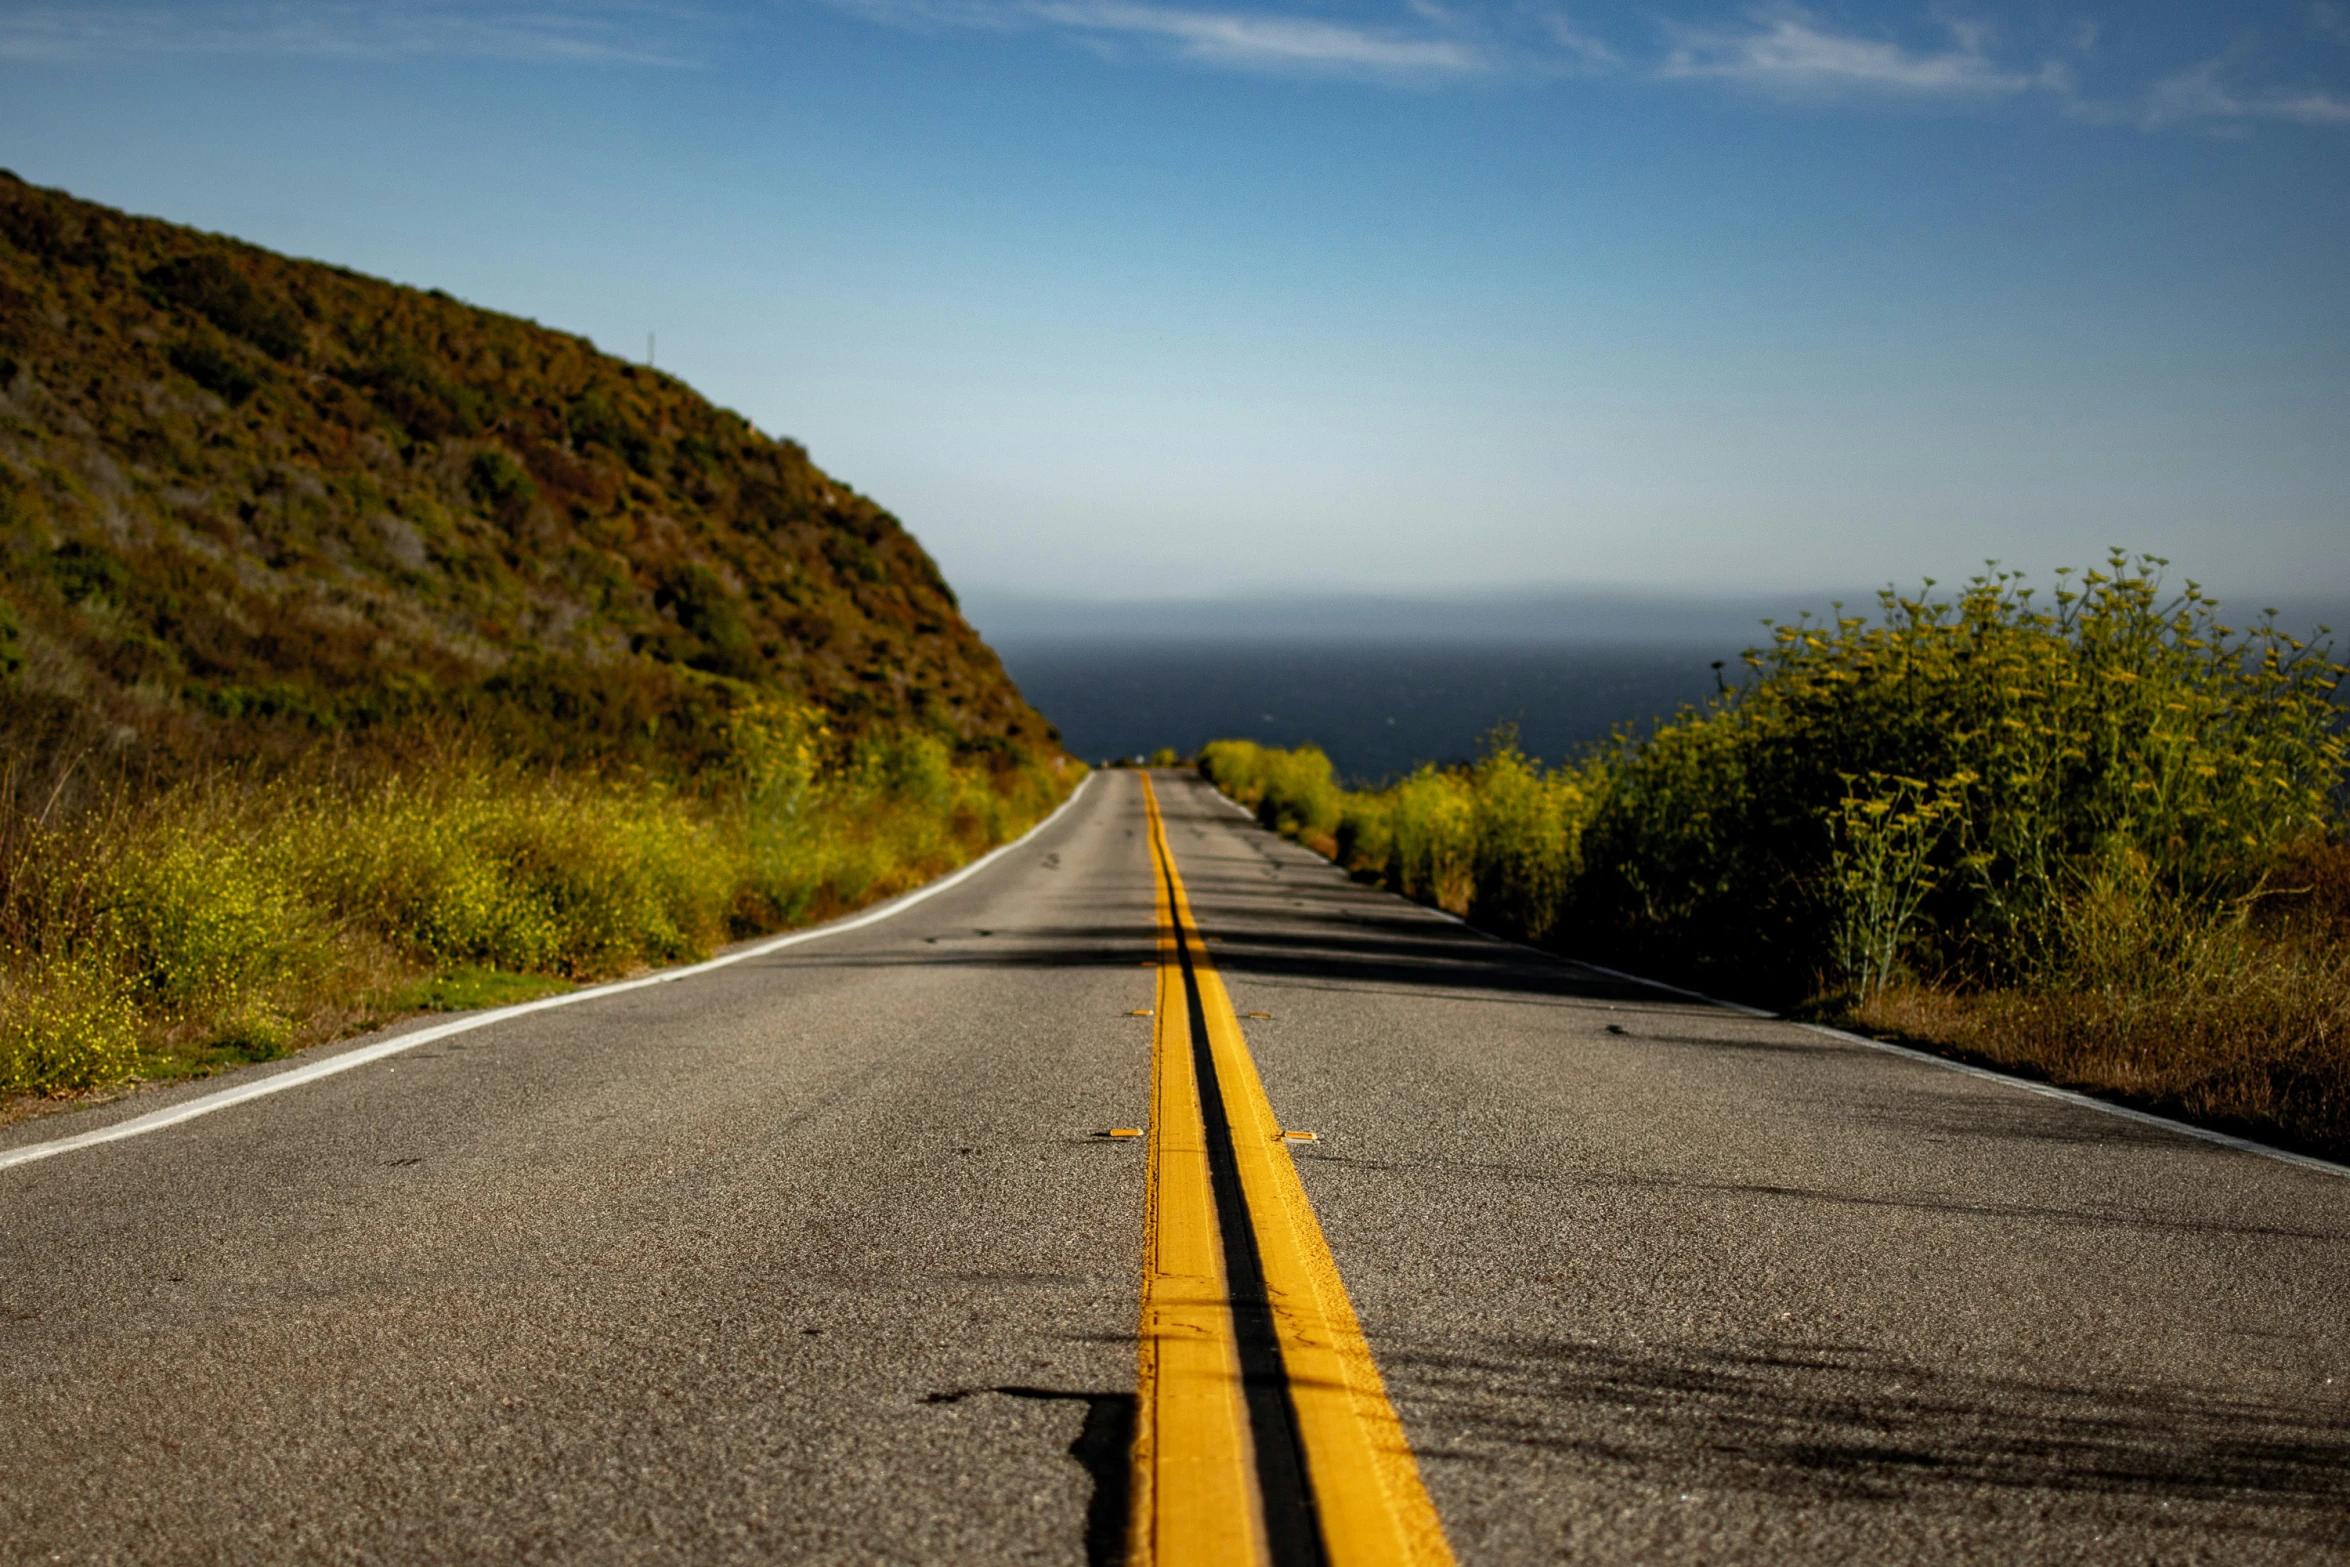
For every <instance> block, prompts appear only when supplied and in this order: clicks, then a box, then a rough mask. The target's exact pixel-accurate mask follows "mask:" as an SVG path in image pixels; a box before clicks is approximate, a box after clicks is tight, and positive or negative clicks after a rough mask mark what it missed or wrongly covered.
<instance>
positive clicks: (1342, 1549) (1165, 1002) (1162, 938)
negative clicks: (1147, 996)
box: [1134, 775, 1453, 1567]
mask: <svg viewBox="0 0 2350 1567" xmlns="http://www.w3.org/2000/svg"><path fill="white" fill-rule="evenodd" d="M1143 798H1144V804H1145V807H1146V809H1147V810H1148V812H1149V816H1150V830H1151V832H1150V836H1151V854H1152V859H1153V861H1154V862H1155V868H1156V870H1157V871H1158V875H1157V876H1156V877H1155V878H1154V880H1155V882H1156V883H1157V887H1158V895H1157V903H1158V912H1159V955H1160V969H1159V1004H1158V1008H1157V1016H1158V1020H1159V1024H1158V1029H1157V1031H1156V1032H1157V1035H1158V1048H1157V1050H1156V1052H1155V1054H1154V1068H1153V1081H1154V1084H1157V1083H1160V1082H1162V1081H1165V1080H1167V1079H1168V1078H1170V1077H1171V1076H1172V1075H1173V1074H1172V1073H1170V1072H1169V1071H1168V1066H1167V1063H1168V1057H1169V1055H1170V1053H1171V1052H1172V1051H1174V1050H1175V1049H1176V1048H1177V1047H1178V1045H1179V1048H1180V1053H1181V1054H1182V1055H1184V1056H1185V1058H1186V1066H1185V1069H1184V1070H1183V1072H1182V1076H1183V1079H1184V1087H1185V1089H1186V1090H1187V1092H1188V1094H1189V1099H1188V1105H1189V1109H1190V1114H1191V1119H1190V1120H1189V1121H1188V1122H1184V1123H1179V1124H1177V1125H1173V1126H1171V1127H1170V1130H1174V1131H1179V1132H1180V1133H1181V1134H1182V1135H1183V1136H1185V1137H1187V1138H1189V1137H1193V1136H1196V1135H1197V1134H1198V1133H1199V1131H1200V1130H1201V1127H1200V1122H1199V1119H1198V1117H1199V1110H1198V1097H1197V1096H1198V1083H1197V1074H1196V1072H1194V1071H1192V1070H1190V1069H1189V1065H1188V1058H1189V1056H1190V1048H1191V1039H1190V1027H1189V1021H1190V1012H1191V1008H1190V1005H1189V1001H1190V998H1189V996H1187V995H1186V994H1185V993H1184V990H1183V988H1182V987H1183V984H1184V974H1183V967H1184V965H1183V959H1184V957H1185V956H1186V955H1187V953H1188V956H1189V958H1190V970H1191V982H1192V984H1193V985H1195V986H1196V987H1197V989H1198V996H1199V1002H1200V1011H1201V1013H1202V1014H1203V1015H1204V1017H1205V1019H1206V1024H1207V1044H1208V1054H1209V1059H1210V1060H1211V1062H1212V1063H1213V1065H1214V1071H1215V1077H1216V1084H1217V1090H1218V1094H1219V1097H1220V1099H1221V1102H1222V1106H1223V1110H1224V1115H1225V1118H1226V1121H1227V1122H1228V1124H1229V1126H1230V1128H1231V1133H1232V1145H1233V1154H1234V1160H1235V1163H1236V1164H1237V1165H1238V1174H1239V1178H1240V1186H1241V1191H1242V1194H1243V1195H1244V1197H1245V1199H1246V1203H1247V1209H1248V1216H1249V1227H1250V1229H1251V1231H1252V1233H1253V1235H1254V1239H1255V1244H1256V1253H1257V1259H1258V1265H1259V1268H1260V1269H1261V1272H1262V1275H1263V1279H1264V1284H1265V1290H1266V1295H1267V1299H1268V1302H1269V1304H1270V1306H1271V1310H1272V1318H1273V1324H1274V1331H1275V1335H1276V1338H1277V1340H1278V1342H1279V1344H1280V1349H1281V1361H1282V1369H1283V1372H1284V1375H1285V1377H1286V1379H1287V1383H1288V1389H1287V1391H1288V1395H1289V1408H1290V1410H1291V1411H1292V1412H1293V1415H1294V1418H1295V1422H1296V1433H1297V1441H1298V1444H1299V1446H1300V1447H1301V1448H1302V1450H1303V1453H1304V1458H1305V1469H1306V1475H1307V1480H1308V1484H1309V1485H1310V1487H1311V1490H1312V1503H1313V1510H1314V1515H1315V1519H1316V1522H1317V1523H1318V1525H1319V1531H1320V1535H1321V1543H1322V1547H1323V1550H1324V1553H1325V1555H1326V1558H1327V1560H1328V1561H1329V1562H1330V1563H1331V1564H1332V1567H1358V1564H1363V1567H1368V1564H1373V1563H1379V1564H1389V1563H1393V1564H1408V1567H1450V1563H1451V1562H1452V1559H1453V1558H1452V1551H1451V1548H1450V1547H1449V1546H1448V1545H1447V1544H1446V1543H1445V1539H1444V1526H1443V1524H1442V1523H1441V1522H1440V1521H1439V1520H1438V1518H1437V1516H1436V1508H1435V1506H1434V1504H1433V1503H1431V1502H1430V1501H1429V1499H1428V1492H1427V1488H1426V1487H1425V1486H1424V1485H1423V1484H1422V1483H1421V1480H1420V1470H1419V1465H1418V1464H1417V1462H1415V1461H1414V1459H1413V1457H1412V1451H1411V1447H1410V1445H1409V1444H1408V1443H1407V1442H1406V1441H1405V1439H1404V1434H1403V1425H1402V1422H1401V1421H1399V1420H1398V1419H1397V1418H1396V1413H1395V1407H1394V1405H1393V1404H1391V1403H1389V1402H1388V1398H1387V1391H1386V1387H1385V1385H1384V1384H1383V1383H1382V1382H1381V1381H1380V1377H1379V1367H1378V1364H1377V1362H1376V1361H1375V1360H1374V1359H1373V1358H1372V1356H1371V1347H1370V1345H1369V1344H1368V1343H1367V1342H1366V1341H1365V1340H1364V1338H1363V1332H1362V1327H1361V1324H1359V1323H1358V1322H1357V1321H1356V1320H1355V1314H1354V1307H1353V1304H1352V1303H1351V1302H1350V1301H1349V1300H1348V1299H1347V1294H1346V1285H1345V1283H1344V1281H1343V1280H1342V1279H1341V1278H1340V1277H1339V1273H1338V1264H1337V1262H1336V1260H1335V1259H1333V1258H1332V1256H1331V1255H1330V1247H1329V1243H1328V1242H1327V1241H1326V1240H1325V1239H1324V1238H1323V1235H1322V1227H1321V1225H1320V1224H1319V1223H1318V1222H1317V1221H1316V1220H1315V1218H1314V1210H1313V1206H1312V1204H1311V1203H1310V1202H1309V1201H1308V1200H1307V1198H1306V1193H1305V1187H1304V1185H1303V1184H1302V1183H1301V1182H1300V1181H1299V1180H1298V1175H1297V1166H1296V1165H1295V1164H1294V1163H1292V1162H1291V1159H1290V1156H1289V1146H1288V1143H1287V1141H1286V1140H1285V1138H1284V1136H1283V1133H1282V1128H1281V1124H1280V1122H1279V1120H1278V1119H1276V1118H1275V1116H1274V1114H1273V1107H1272V1104H1271V1102H1270V1101H1269V1100H1268V1099H1267V1098H1266V1097H1265V1089H1264V1084H1263V1082H1262V1081H1261V1080H1260V1079H1259V1077H1258V1076H1257V1069H1256V1062H1255V1060H1254V1059H1253V1058H1252V1057H1251V1056H1250V1054H1249V1050H1248V1041H1247V1040H1246V1038H1245V1037H1243V1035H1242V1034H1241V1031H1240V1023H1239V1020H1238V1018H1237V1017H1236V1016H1235V1015H1234V1012H1233V1007H1232V1001H1231V998H1230V996H1229V995H1228V994H1227V993H1226V992H1225V989H1224V982H1223V979H1222V978H1221V976H1219V975H1218V974H1217V973H1216V971H1215V967H1214V965H1213V964H1212V963H1210V962H1209V961H1208V957H1207V944H1206V943H1205V942H1204V941H1202V940H1201V939H1200V934H1199V927H1198V924H1197V923H1196V922H1195V921H1194V920H1193V918H1192V913H1191V904H1190V900H1189V899H1188V898H1187V897H1186V896H1185V895H1184V891H1183V877H1182V873H1181V872H1180V871H1179V870H1178V869H1177V868H1176V865H1175V856H1174V851H1173V849H1172V848H1171V846H1170V845H1169V844H1168V842H1167V831H1166V821H1165V818H1164V817H1163V816H1162V815H1161V813H1160V810H1159V803H1158V794H1157V791H1156V790H1155V789H1153V788H1152V787H1151V782H1150V779H1149V777H1148V776H1147V775H1145V776H1144V778H1143ZM1171 1020H1172V1021H1175V1022H1176V1023H1177V1024H1178V1026H1179V1027H1180V1028H1181V1035H1180V1039H1179V1041H1178V1040H1177V1038H1176V1037H1175V1036H1173V1035H1171V1034H1170V1032H1169V1023H1170V1021H1171ZM1157 1094H1158V1090H1157V1089H1156V1088H1154V1096H1157ZM1165 1103H1166V1101H1165V1099H1164V1098H1158V1099H1157V1102H1156V1103H1155V1104H1154V1110H1156V1109H1158V1108H1159V1107H1160V1106H1163V1105H1164V1104H1165ZM1159 1128H1160V1121H1159V1117H1158V1115H1157V1114H1154V1115H1153V1117H1152V1136H1153V1153H1152V1158H1153V1171H1154V1175H1155V1174H1156V1172H1157V1171H1158V1169H1159V1164H1158V1159H1159V1154H1158V1140H1159V1138H1160V1137H1161V1135H1162V1134H1161V1132H1160V1130H1159ZM1202 1146H1203V1149H1204V1144H1202ZM1199 1171H1200V1176H1201V1190H1202V1191H1203V1192H1205V1191H1206V1190H1207V1173H1208V1172H1207V1165H1206V1161H1205V1159H1204V1158H1203V1159H1202V1160H1201V1161H1200V1163H1199ZM1165 1201H1166V1194H1165V1193H1164V1192H1162V1191H1159V1190H1156V1189H1154V1191H1153V1193H1152V1199H1151V1204H1152V1211H1153V1213H1154V1215H1163V1213H1164V1206H1163V1205H1164V1203H1165ZM1201 1217H1203V1218H1204V1219H1205V1221H1206V1222H1207V1223H1208V1224H1209V1225H1211V1226H1213V1224H1214V1222H1215V1210H1214V1207H1213V1204H1212V1196H1211V1200H1210V1202H1209V1203H1208V1205H1207V1206H1206V1207H1205V1208H1204V1210H1202V1213H1201ZM1164 1229H1165V1222H1164V1218H1163V1217H1161V1218H1160V1219H1159V1222H1158V1225H1157V1227H1156V1231H1155V1234H1156V1236H1157V1237H1159V1238H1157V1239H1156V1240H1155V1241H1153V1242H1146V1245H1150V1244H1156V1245H1157V1246H1159V1247H1160V1248H1161V1250H1162V1253H1163V1248H1164V1239H1163V1235H1164ZM1218 1249H1219V1251H1220V1248H1218ZM1145 1266H1146V1284H1145V1301H1146V1306H1145V1321H1144V1339H1145V1348H1144V1351H1143V1353H1144V1367H1143V1369H1144V1380H1143V1381H1142V1383H1141V1384H1140V1386H1141V1392H1142V1399H1141V1403H1142V1410H1143V1419H1142V1429H1144V1430H1151V1429H1153V1426H1154V1420H1153V1409H1154V1406H1157V1405H1160V1404H1163V1402H1164V1400H1165V1399H1166V1396H1167V1394H1166V1390H1165V1388H1164V1387H1163V1385H1161V1384H1160V1383H1155V1382H1154V1381H1153V1380H1152V1378H1151V1375H1150V1373H1151V1371H1152V1365H1151V1354H1152V1351H1151V1348H1150V1345H1149V1341H1150V1336H1151V1335H1150V1326H1151V1323H1150V1315H1149V1307H1148V1304H1147V1303H1148V1301H1149V1299H1150V1295H1151V1290H1150V1285H1149V1281H1148V1273H1147V1270H1148V1269H1149V1268H1150V1267H1151V1266H1152V1262H1151V1261H1150V1258H1149V1255H1148V1254H1147V1253H1146V1264H1145ZM1224 1315H1225V1316H1226V1318H1227V1322H1229V1316H1230V1313H1229V1310H1227V1311H1226V1312H1225V1313H1224ZM1225 1331H1226V1333H1227V1335H1229V1333H1230V1331H1231V1330H1230V1328H1229V1326H1228V1327H1227V1328H1226V1330H1225ZM1158 1370H1159V1375H1160V1378H1161V1379H1162V1380H1163V1378H1164V1375H1165V1360H1164V1356H1163V1354H1162V1355H1161V1357H1160V1360H1159V1365H1158ZM1201 1434H1202V1435H1203V1436H1205V1435H1206V1434H1207V1433H1206V1431H1205V1429H1204V1427H1203V1428H1202V1431H1201ZM1239 1434H1240V1436H1241V1437H1242V1439H1243V1440H1244V1441H1245V1439H1246V1437H1247V1426H1246V1424H1245V1420H1244V1422H1243V1424H1242V1425H1241V1426H1240V1428H1239ZM1155 1439H1156V1441H1157V1442H1158V1444H1159V1448H1160V1449H1161V1450H1162V1451H1158V1452H1156V1453H1155V1454H1154V1457H1153V1458H1152V1460H1151V1462H1153V1463H1155V1464H1157V1465H1158V1466H1159V1467H1160V1469H1161V1471H1162V1472H1163V1470H1164V1465H1165V1457H1164V1453H1163V1448H1164V1445H1165V1441H1166V1427H1165V1425H1164V1423H1163V1422H1159V1423H1157V1424H1156V1433H1155ZM1233 1461H1234V1462H1236V1463H1237V1464H1239V1466H1240V1467H1241V1468H1242V1470H1243V1473H1244V1475H1246V1476H1247V1477H1248V1478H1250V1479H1253V1474H1249V1469H1250V1465H1249V1454H1248V1452H1247V1450H1246V1449H1245V1447H1243V1448H1241V1449H1239V1450H1238V1451H1236V1452H1235V1453H1234V1454H1233ZM1145 1467H1146V1461H1145V1455H1144V1453H1143V1449H1142V1443H1141V1442H1140V1441H1139V1440H1138V1442H1137V1446H1136V1461H1135V1482H1136V1483H1135V1498H1134V1502H1135V1540H1136V1542H1137V1544H1138V1545H1139V1544H1140V1543H1141V1542H1142V1540H1143V1538H1144V1536H1145V1535H1146V1534H1147V1535H1148V1536H1149V1538H1150V1540H1151V1541H1152V1543H1153V1544H1154V1545H1155V1547H1156V1554H1152V1553H1148V1552H1143V1551H1140V1550H1138V1551H1137V1553H1136V1559H1137V1560H1139V1561H1144V1562H1150V1561H1174V1560H1177V1559H1179V1558H1177V1557H1175V1556H1174V1555H1172V1554H1169V1553H1170V1550H1171V1549H1172V1548H1173V1547H1175V1546H1176V1545H1177V1543H1178V1542H1187V1541H1188V1540H1189V1539H1190V1538H1191V1534H1192V1531H1193V1530H1194V1529H1196V1528H1207V1527H1212V1526H1213V1522H1214V1521H1213V1520H1212V1519H1208V1518H1201V1517H1196V1516H1186V1515H1184V1514H1179V1513H1175V1512H1173V1511H1171V1510H1170V1507H1169V1502H1170V1500H1171V1498H1170V1496H1169V1495H1168V1494H1167V1493H1166V1492H1164V1491H1163V1490H1159V1489H1155V1488H1153V1487H1152V1485H1151V1482H1150V1480H1148V1479H1146V1477H1145V1475H1144V1472H1143V1471H1144V1469H1145ZM1252 1495H1253V1488H1252ZM1261 1514H1262V1508H1261V1504H1260V1505H1259V1506H1258V1507H1256V1508H1254V1509H1252V1510H1251V1512H1250V1514H1249V1517H1250V1519H1251V1521H1252V1525H1253V1526H1254V1527H1256V1528H1257V1529H1258V1530H1259V1531H1260V1533H1259V1534H1258V1535H1257V1536H1256V1537H1255V1539H1254V1540H1253V1541H1252V1548H1253V1550H1255V1551H1261V1550H1262V1545H1261V1539H1262V1535H1261V1527H1262V1526H1261V1523H1260V1522H1258V1521H1257V1520H1259V1519H1261ZM1185 1549H1186V1551H1187V1554H1186V1555H1184V1556H1183V1557H1181V1558H1180V1559H1182V1560H1193V1559H1200V1560H1214V1559H1222V1560H1226V1561H1239V1560H1247V1559H1251V1558H1250V1557H1243V1556H1239V1555H1233V1554H1226V1555H1224V1556H1222V1557H1221V1558H1218V1557H1216V1556H1215V1555H1214V1553H1213V1551H1211V1550H1209V1549H1207V1548H1205V1547H1202V1548H1201V1550H1200V1554H1199V1555H1198V1556H1197V1557H1194V1556H1192V1555H1190V1554H1188V1552H1189V1549H1190V1547H1189V1546H1188V1545H1186V1546H1185ZM1255 1559H1260V1560H1261V1559H1262V1558H1261V1556H1260V1557H1256V1558H1255Z"/></svg>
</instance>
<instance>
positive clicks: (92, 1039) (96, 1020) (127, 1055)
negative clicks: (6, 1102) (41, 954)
mask: <svg viewBox="0 0 2350 1567" xmlns="http://www.w3.org/2000/svg"><path fill="white" fill-rule="evenodd" d="M138 1064H139V1015H138V1009H137V1007H136V1005H135V1004H134V1003H133V1001H132V997H131V991H130V987H129V986H127V985H125V984H124V983H123V982H122V979H121V977H120V976H119V975H118V974H116V973H115V972H114V971H113V970H112V969H111V968H110V967H108V966H107V965H105V964H104V963H101V962H98V961H96V960H94V959H93V958H91V957H90V956H88V955H87V954H68V955H63V956H57V957H49V958H45V959H33V960H31V961H29V962H27V961H22V960H20V961H19V962H17V963H14V964H11V965H10V972H8V973H6V974H5V975H0V1092H6V1093H18V1092H23V1091H25V1090H29V1089H46V1090H54V1089H62V1088H91V1087H95V1086H97V1085H100V1084H103V1083H112V1082H119V1081H120V1080H121V1079H123V1078H125V1077H128V1076H129V1075H130V1074H131V1073H132V1072H133V1071H135V1070H136V1069H137V1067H138Z"/></svg>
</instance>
